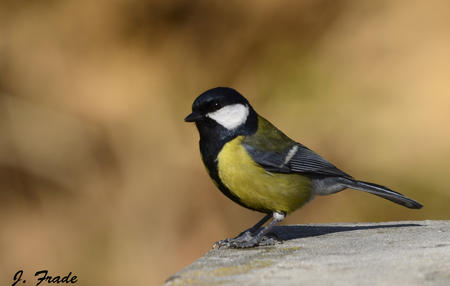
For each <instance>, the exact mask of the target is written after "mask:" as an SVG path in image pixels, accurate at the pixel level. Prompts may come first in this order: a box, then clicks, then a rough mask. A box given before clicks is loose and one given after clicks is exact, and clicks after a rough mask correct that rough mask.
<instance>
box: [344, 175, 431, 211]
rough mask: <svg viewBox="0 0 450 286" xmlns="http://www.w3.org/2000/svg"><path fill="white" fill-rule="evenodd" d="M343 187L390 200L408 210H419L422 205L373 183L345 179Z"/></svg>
mask: <svg viewBox="0 0 450 286" xmlns="http://www.w3.org/2000/svg"><path fill="white" fill-rule="evenodd" d="M344 185H345V186H346V187H347V188H350V189H354V190H359V191H364V192H368V193H370V194H374V195H377V196H379V197H382V198H384V199H387V200H390V201H392V202H394V203H397V204H399V205H402V206H405V207H407V208H410V209H420V208H421V207H422V205H421V204H420V203H419V202H416V201H415V200H413V199H410V198H407V197H405V196H404V195H402V194H400V193H397V192H394V191H393V190H391V189H388V188H386V187H384V186H380V185H377V184H373V183H368V182H362V181H356V180H351V179H346V180H345V183H344Z"/></svg>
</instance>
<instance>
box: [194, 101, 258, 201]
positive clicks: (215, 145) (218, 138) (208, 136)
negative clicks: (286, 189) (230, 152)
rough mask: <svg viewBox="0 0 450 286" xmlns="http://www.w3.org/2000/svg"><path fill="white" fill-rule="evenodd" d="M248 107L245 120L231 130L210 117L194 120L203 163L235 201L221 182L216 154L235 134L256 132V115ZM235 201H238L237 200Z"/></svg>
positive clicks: (222, 189)
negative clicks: (198, 135) (198, 134)
mask: <svg viewBox="0 0 450 286" xmlns="http://www.w3.org/2000/svg"><path fill="white" fill-rule="evenodd" d="M249 109H250V110H249V115H248V117H247V121H246V122H245V123H244V124H243V125H241V126H239V127H236V128H235V129H232V130H228V129H226V128H225V127H223V126H222V125H220V124H218V123H217V122H216V121H214V120H213V119H211V118H205V119H203V120H201V121H197V122H196V125H197V129H198V132H199V133H200V153H201V154H202V159H203V163H204V164H205V166H206V168H207V169H208V172H209V175H210V176H211V178H212V179H213V180H214V181H215V182H216V183H217V185H218V186H219V188H220V190H221V191H222V192H223V193H224V194H225V195H227V196H228V197H230V198H231V199H232V200H233V201H236V200H237V198H234V197H232V195H231V194H230V193H229V190H228V189H227V188H226V187H225V186H224V185H223V184H222V181H221V180H220V178H219V174H218V170H217V156H218V154H219V152H220V150H222V148H223V146H224V145H225V144H226V143H227V142H229V141H231V140H233V139H234V138H236V137H237V136H241V135H244V136H245V135H252V134H254V133H255V132H256V130H257V128H258V115H257V114H256V112H255V111H254V110H253V108H252V107H250V106H249ZM236 202H237V203H240V202H239V201H236Z"/></svg>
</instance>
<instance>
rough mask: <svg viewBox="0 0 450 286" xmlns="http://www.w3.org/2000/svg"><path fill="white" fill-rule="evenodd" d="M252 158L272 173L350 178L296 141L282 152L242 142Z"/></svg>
mask: <svg viewBox="0 0 450 286" xmlns="http://www.w3.org/2000/svg"><path fill="white" fill-rule="evenodd" d="M244 147H245V149H246V150H247V151H248V153H249V154H250V156H252V158H253V160H255V161H256V162H257V163H258V164H260V165H261V166H262V167H263V168H264V169H265V170H267V171H269V172H273V173H302V174H307V175H312V176H313V175H324V176H339V177H346V178H351V176H350V175H348V174H346V173H344V172H342V171H341V170H339V169H338V168H337V167H336V166H334V165H333V164H331V163H330V162H328V161H327V160H325V159H324V158H322V157H321V156H320V155H318V154H316V153H315V152H314V151H312V150H310V149H308V148H307V147H306V146H304V145H302V144H300V143H296V144H293V145H291V146H290V147H289V148H287V149H286V150H284V151H283V152H273V151H260V150H257V149H255V148H253V147H252V146H250V145H248V144H245V143H244Z"/></svg>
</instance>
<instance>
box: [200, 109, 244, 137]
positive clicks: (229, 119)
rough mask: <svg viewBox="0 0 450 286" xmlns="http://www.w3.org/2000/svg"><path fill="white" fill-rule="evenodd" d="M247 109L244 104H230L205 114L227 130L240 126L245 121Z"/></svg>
mask: <svg viewBox="0 0 450 286" xmlns="http://www.w3.org/2000/svg"><path fill="white" fill-rule="evenodd" d="M248 113H249V109H248V106H247V105H244V104H240V103H238V104H231V105H227V106H224V107H222V108H221V109H219V110H216V111H214V112H210V113H208V114H206V116H207V117H209V118H211V119H214V120H215V121H216V122H217V123H219V124H220V125H222V126H223V127H225V128H226V129H228V130H231V129H234V128H236V127H239V126H241V125H242V124H244V123H245V122H246V121H247V117H248Z"/></svg>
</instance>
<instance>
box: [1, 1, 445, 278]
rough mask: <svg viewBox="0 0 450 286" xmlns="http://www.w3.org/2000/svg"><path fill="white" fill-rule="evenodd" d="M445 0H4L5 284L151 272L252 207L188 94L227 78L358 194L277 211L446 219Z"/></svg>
mask: <svg viewBox="0 0 450 286" xmlns="http://www.w3.org/2000/svg"><path fill="white" fill-rule="evenodd" d="M449 11H450V2H448V1H445V0H441V1H438V0H433V1H408V2H405V1H388V0H384V1H369V0H365V1H345V0H340V1H323V0H302V1H268V0H265V1H234V0H233V1H226V2H225V1H217V2H215V3H213V2H211V1H192V0H191V1H187V0H171V1H141V0H139V1H138V0H114V1H106V0H98V1H87V0H86V1H80V0H66V1H24V0H20V1H18V0H2V1H1V2H0V130H1V136H0V190H1V200H0V231H1V233H0V253H1V255H0V283H1V284H2V285H9V284H11V283H12V277H13V275H14V273H15V272H16V271H18V270H19V269H23V270H24V272H25V273H24V278H25V279H29V280H30V281H32V280H33V279H32V278H33V275H34V273H35V272H36V271H39V270H42V269H48V270H49V272H50V273H49V274H50V275H65V274H67V273H68V272H69V271H72V272H73V273H75V274H76V275H78V276H79V284H80V285H126V284H130V283H133V285H155V284H161V283H163V281H164V280H165V279H166V278H167V277H169V276H170V275H171V274H173V273H174V272H176V271H178V270H180V269H182V268H183V267H184V266H187V265H188V264H190V263H191V262H193V261H194V260H195V259H196V258H198V257H200V256H201V255H203V254H204V253H205V252H206V251H208V250H209V249H210V248H211V245H212V244H213V242H215V241H217V240H219V239H223V238H225V237H230V236H234V235H236V234H237V233H239V232H240V231H242V230H244V229H245V228H246V227H249V226H250V225H252V224H253V223H255V222H256V221H257V220H258V219H259V218H261V217H262V214H258V213H255V212H252V211H250V210H246V209H244V208H241V207H240V206H238V205H236V204H234V203H233V202H231V201H230V200H229V199H227V198H226V197H225V196H223V195H222V194H221V193H220V192H219V191H218V190H217V189H216V188H215V186H214V185H213V184H212V182H211V181H210V179H209V178H208V176H207V174H206V172H205V169H204V167H203V166H202V163H201V160H200V155H199V152H198V134H197V131H196V129H195V126H194V125H193V124H187V123H184V122H183V119H184V117H185V116H186V115H187V114H188V113H189V112H190V110H191V104H192V101H193V100H194V99H195V97H196V96H198V95H199V94H200V93H201V92H203V91H205V90H206V89H209V88H212V87H216V86H231V87H234V88H236V89H237V90H239V91H240V92H241V93H242V94H243V95H244V96H246V97H247V98H248V99H249V100H250V102H251V103H252V104H253V106H254V107H255V109H256V110H257V111H258V112H259V113H260V114H262V115H263V116H264V117H266V118H267V119H269V120H270V121H272V122H273V123H274V124H275V125H277V126H278V127H280V128H281V129H282V130H284V131H285V132H286V133H287V134H288V135H289V136H290V137H291V138H293V139H296V140H298V141H300V142H302V143H304V144H305V145H307V146H309V147H310V148H312V149H313V150H315V151H316V152H318V153H319V154H321V155H323V156H324V157H325V158H327V159H329V160H330V161H331V162H334V163H335V164H336V165H337V166H338V167H340V168H341V169H343V170H344V171H346V172H348V173H350V174H352V175H353V176H355V177H356V178H359V179H362V180H368V181H373V182H377V183H379V184H383V185H387V186H390V187H392V188H393V189H395V190H397V191H400V192H402V193H404V194H406V195H407V196H409V197H412V198H414V199H416V200H418V201H420V202H421V203H423V204H424V205H425V207H424V208H423V209H422V210H419V211H417V210H410V209H407V208H403V207H400V206H398V205H395V204H393V203H391V202H389V201H386V200H383V199H380V198H378V197H374V196H370V195H368V194H365V193H360V192H356V191H345V192H342V193H339V194H335V195H332V196H328V197H319V198H316V199H315V200H314V201H313V202H312V203H310V204H308V205H307V206H305V207H304V208H303V209H301V210H299V211H297V212H296V213H294V214H293V215H291V216H290V217H288V218H287V220H286V224H300V223H316V222H323V223H326V222H378V221H392V220H424V219H450V211H449V206H448V205H449V203H450V193H449V190H448V185H449V184H448V179H449V175H450V174H449V167H448V162H449V159H450V149H449V146H450V132H449V127H448V124H449V122H450V82H449V80H450V17H449Z"/></svg>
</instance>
